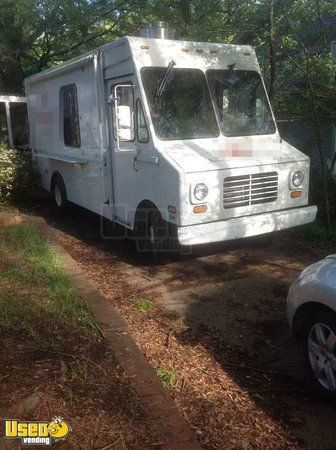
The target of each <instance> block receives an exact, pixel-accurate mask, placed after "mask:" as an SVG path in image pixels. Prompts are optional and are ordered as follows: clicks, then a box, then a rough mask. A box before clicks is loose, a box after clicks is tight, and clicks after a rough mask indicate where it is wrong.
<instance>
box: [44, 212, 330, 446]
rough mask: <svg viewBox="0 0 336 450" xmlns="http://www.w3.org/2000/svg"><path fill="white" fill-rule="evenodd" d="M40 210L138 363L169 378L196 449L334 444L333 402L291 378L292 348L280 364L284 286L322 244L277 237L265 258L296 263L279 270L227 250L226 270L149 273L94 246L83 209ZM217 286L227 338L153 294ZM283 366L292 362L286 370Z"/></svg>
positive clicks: (124, 249) (142, 262)
mask: <svg viewBox="0 0 336 450" xmlns="http://www.w3.org/2000/svg"><path fill="white" fill-rule="evenodd" d="M42 213H43V215H44V216H45V217H46V218H47V220H48V221H49V223H51V224H52V225H54V226H55V228H56V229H57V232H58V236H59V239H60V241H61V243H62V245H63V246H64V247H65V248H66V250H67V251H68V252H69V253H70V254H71V255H72V257H73V258H75V259H76V260H77V262H78V263H79V265H80V266H81V267H82V268H83V269H84V270H85V272H86V273H87V274H88V275H89V277H90V279H91V280H92V282H93V283H94V284H95V285H96V286H97V287H98V289H100V290H101V292H102V293H103V294H104V296H106V297H107V298H108V299H110V301H111V302H113V304H114V306H115V307H116V308H118V309H119V310H120V311H121V313H122V314H123V316H124V317H125V318H126V319H127V322H128V325H129V327H130V329H131V331H132V333H133V336H134V337H135V339H136V341H137V343H138V345H139V346H140V348H141V349H142V350H143V352H144V354H145V355H146V357H147V359H148V361H149V362H150V363H151V364H152V365H153V367H154V368H156V369H160V370H163V371H172V372H173V373H174V374H175V375H176V376H175V377H174V381H173V383H172V384H171V386H170V393H171V395H172V397H173V398H174V401H175V403H176V405H177V406H178V408H179V409H180V410H181V412H182V413H183V415H184V416H185V417H186V419H187V420H188V422H189V423H190V425H191V427H192V429H193V430H194V431H195V433H196V435H197V436H198V439H199V441H200V443H201V445H202V446H203V447H204V448H209V449H214V448H217V449H223V448H262V449H264V448H276V449H288V448H293V449H297V448H333V447H334V440H335V431H334V430H335V428H334V424H335V420H336V415H335V410H334V407H333V405H331V404H329V403H327V402H326V401H324V400H323V399H320V398H317V397H316V396H315V395H314V394H313V393H311V392H310V390H309V386H308V385H307V384H305V380H304V379H303V378H302V374H301V373H296V371H297V364H296V361H295V358H296V356H295V355H296V353H295V352H294V353H293V354H294V356H293V357H292V360H288V361H286V354H287V353H288V355H291V354H292V353H291V352H292V347H293V343H292V342H291V341H290V338H289V333H288V329H287V324H286V321H285V315H284V311H285V308H284V301H285V298H286V293H287V289H288V286H289V284H290V282H291V280H293V279H294V278H295V276H296V274H297V272H298V267H299V266H300V265H303V266H304V265H307V264H309V263H310V262H312V261H314V260H316V259H319V258H320V257H322V256H325V255H326V254H328V253H332V252H333V251H332V249H331V248H328V246H327V245H326V246H325V247H323V248H318V249H317V248H314V247H312V246H311V245H310V244H309V243H305V242H304V241H302V242H301V241H300V242H299V241H297V240H296V241H295V242H293V240H292V236H291V235H290V234H287V235H284V237H282V238H281V242H278V243H277V244H276V246H275V247H272V248H271V250H270V251H268V257H269V258H270V257H271V256H272V257H273V256H274V255H277V252H278V253H279V254H280V252H283V251H285V253H286V255H287V256H288V261H287V263H288V264H290V262H291V261H292V260H295V261H297V263H295V264H294V266H293V267H294V270H293V267H291V268H290V270H288V269H286V268H283V264H285V263H286V260H284V258H280V257H279V261H278V262H276V261H275V262H274V261H273V262H272V264H270V263H265V262H263V258H261V259H260V258H259V259H258V258H255V259H254V258H253V256H252V260H251V257H250V256H249V255H248V254H247V255H244V252H240V253H239V252H237V251H236V250H229V251H227V252H226V254H225V258H229V261H231V260H232V266H230V264H229V265H226V266H224V265H223V264H221V261H220V258H221V256H220V255H214V256H213V257H211V258H210V260H209V259H206V260H201V261H200V260H198V258H194V259H193V258H189V259H188V258H186V259H183V258H182V260H180V261H176V262H174V261H173V262H167V263H163V264H161V265H160V266H156V267H155V266H154V267H153V266H150V264H149V263H148V262H146V258H143V257H142V256H140V257H139V256H137V255H136V254H135V252H134V249H133V247H132V245H131V244H130V243H128V242H125V241H122V240H120V241H118V242H115V241H107V240H102V239H101V238H100V237H99V231H98V230H99V224H98V223H97V221H96V219H93V220H92V219H91V218H90V216H88V215H87V214H86V213H83V214H82V213H79V214H77V212H75V213H71V214H70V215H69V216H67V217H57V216H54V215H49V211H47V213H46V212H45V211H44V210H43V211H42ZM252 254H253V252H252ZM242 255H243V256H242ZM298 255H300V257H299V258H298ZM287 256H286V257H287ZM209 261H210V262H209ZM202 265H206V266H207V272H208V278H207V279H206V280H205V279H204V277H203V276H202V275H200V273H198V272H199V269H200V266H202ZM223 267H225V270H226V271H223ZM230 267H231V268H230ZM158 275H160V276H158ZM165 277H166V280H167V281H163V279H164V278H165ZM223 280H224V281H226V282H227V283H228V293H232V296H231V297H230V296H229V295H227V299H228V300H227V305H228V312H230V313H231V314H232V316H230V317H229V320H231V321H232V324H233V323H234V326H233V327H232V333H233V336H231V335H230V333H228V331H226V332H225V331H223V330H222V331H221V330H218V329H217V328H214V327H213V328H212V327H207V326H204V324H203V325H202V324H199V325H198V324H197V323H193V322H192V321H186V320H183V318H181V317H180V316H179V315H177V314H175V312H169V311H168V310H167V308H166V307H165V305H164V303H163V301H164V300H163V299H164V296H163V293H167V292H169V293H170V295H171V296H174V293H178V292H179V291H180V290H182V289H184V288H186V287H189V286H190V287H191V288H195V287H196V288H197V286H198V285H199V286H200V287H201V285H202V283H206V282H210V283H213V284H214V285H215V286H217V284H218V283H221V282H223ZM255 299H257V300H255ZM143 300H146V301H150V302H152V303H153V304H154V307H153V308H152V309H148V310H147V311H143V310H141V309H140V308H139V307H137V304H138V302H139V301H140V302H141V301H143ZM250 300H251V301H250ZM232 311H234V314H233V313H232ZM198 314H199V313H198ZM230 332H231V331H230ZM293 358H294V359H293ZM284 362H286V363H287V362H289V363H291V364H292V363H293V367H294V370H292V369H291V368H288V367H287V366H286V365H284ZM142 448H143V446H142Z"/></svg>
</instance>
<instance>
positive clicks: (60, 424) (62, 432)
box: [48, 417, 70, 439]
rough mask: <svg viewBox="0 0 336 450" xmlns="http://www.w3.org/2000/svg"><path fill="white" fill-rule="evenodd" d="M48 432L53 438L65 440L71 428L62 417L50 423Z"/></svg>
mask: <svg viewBox="0 0 336 450" xmlns="http://www.w3.org/2000/svg"><path fill="white" fill-rule="evenodd" d="M48 431H49V434H50V436H51V437H52V438H54V439H63V438H65V436H67V434H68V433H69V431H70V427H69V425H68V424H67V423H66V422H64V420H63V419H62V418H61V417H57V418H55V419H53V420H52V421H51V422H50V423H49V425H48Z"/></svg>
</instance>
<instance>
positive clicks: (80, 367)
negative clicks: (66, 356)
mask: <svg viewBox="0 0 336 450" xmlns="http://www.w3.org/2000/svg"><path fill="white" fill-rule="evenodd" d="M88 373H89V366H88V363H87V362H86V361H76V362H74V363H72V364H71V366H70V374H69V376H70V381H76V380H79V381H82V382H83V383H85V382H86V381H87V379H88Z"/></svg>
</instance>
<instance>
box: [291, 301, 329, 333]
mask: <svg viewBox="0 0 336 450" xmlns="http://www.w3.org/2000/svg"><path fill="white" fill-rule="evenodd" d="M320 311H326V312H329V313H330V312H332V313H334V311H333V310H332V309H331V308H329V306H326V305H323V304H322V303H318V302H308V303H304V304H303V305H301V306H300V307H299V308H298V310H297V311H296V313H295V316H294V320H293V335H294V337H296V338H298V337H299V336H300V334H301V333H302V331H303V329H304V327H305V325H306V324H307V322H308V321H309V320H310V319H311V318H312V316H314V315H315V314H317V313H318V312H320Z"/></svg>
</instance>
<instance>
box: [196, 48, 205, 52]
mask: <svg viewBox="0 0 336 450" xmlns="http://www.w3.org/2000/svg"><path fill="white" fill-rule="evenodd" d="M203 52H204V50H203V49H202V48H196V53H203Z"/></svg>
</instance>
